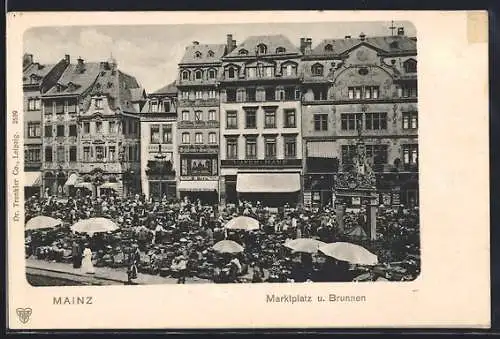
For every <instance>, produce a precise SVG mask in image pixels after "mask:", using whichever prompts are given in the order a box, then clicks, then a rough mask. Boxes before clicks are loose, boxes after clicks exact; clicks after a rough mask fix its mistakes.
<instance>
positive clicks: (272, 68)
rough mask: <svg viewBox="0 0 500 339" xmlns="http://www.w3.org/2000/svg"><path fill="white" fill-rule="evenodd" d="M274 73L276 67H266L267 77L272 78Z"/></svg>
mask: <svg viewBox="0 0 500 339" xmlns="http://www.w3.org/2000/svg"><path fill="white" fill-rule="evenodd" d="M273 73H274V67H266V77H267V78H271V77H272V76H273Z"/></svg>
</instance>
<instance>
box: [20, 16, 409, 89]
mask: <svg viewBox="0 0 500 339" xmlns="http://www.w3.org/2000/svg"><path fill="white" fill-rule="evenodd" d="M390 26H391V22H390V21H388V22H373V23H371V22H360V23H355V22H342V23H341V22H328V23H311V24H304V23H300V24H295V23H293V24H282V23H278V24H267V25H262V24H232V25H161V26H137V25H135V26H68V27H43V28H35V29H31V30H29V31H27V32H26V33H25V35H24V46H23V47H24V52H27V53H31V54H33V55H34V59H35V61H38V62H41V63H56V62H58V61H59V60H60V59H62V58H63V57H64V55H65V54H69V55H70V56H71V60H72V62H74V61H75V60H76V58H78V57H82V58H83V59H84V60H86V61H105V60H107V59H109V57H110V56H111V54H113V57H114V58H115V59H116V60H117V62H118V67H119V68H120V69H121V70H122V71H124V72H126V73H128V74H130V75H133V76H135V77H136V78H137V80H138V81H139V83H140V84H141V85H142V86H143V87H144V88H145V89H146V91H147V92H152V91H155V90H157V89H159V88H160V87H162V86H164V85H166V84H167V83H170V82H172V81H174V80H175V79H176V75H177V63H178V62H179V61H180V59H181V57H182V55H183V53H184V50H185V47H186V46H187V45H189V44H191V43H192V41H194V40H196V41H199V42H200V44H204V43H207V44H210V43H225V42H226V34H233V39H235V40H236V42H237V44H239V43H241V42H242V41H243V40H244V39H245V38H246V37H248V36H250V35H266V34H284V35H285V36H287V37H288V38H289V39H290V40H291V42H292V43H293V44H295V45H296V46H298V45H299V41H300V38H301V37H307V38H312V40H313V47H314V46H316V45H317V44H318V43H319V42H320V41H321V40H322V39H327V38H342V37H344V36H345V35H351V36H352V37H355V36H358V35H359V34H360V33H361V32H363V33H365V34H366V35H367V36H381V35H390V34H391V31H390V30H389V27H390ZM395 26H402V27H404V28H405V32H406V34H407V35H408V36H416V32H415V28H414V26H413V25H412V24H411V23H408V22H395Z"/></svg>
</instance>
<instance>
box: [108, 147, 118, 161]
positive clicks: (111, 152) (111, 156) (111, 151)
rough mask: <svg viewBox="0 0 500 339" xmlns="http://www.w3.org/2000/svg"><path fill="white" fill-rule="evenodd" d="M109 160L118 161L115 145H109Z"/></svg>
mask: <svg viewBox="0 0 500 339" xmlns="http://www.w3.org/2000/svg"><path fill="white" fill-rule="evenodd" d="M108 155H109V161H116V147H115V146H109V152H108Z"/></svg>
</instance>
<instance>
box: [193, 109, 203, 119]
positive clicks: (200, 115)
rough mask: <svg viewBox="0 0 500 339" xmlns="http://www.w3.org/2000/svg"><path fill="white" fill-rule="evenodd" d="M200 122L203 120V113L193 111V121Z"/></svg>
mask: <svg viewBox="0 0 500 339" xmlns="http://www.w3.org/2000/svg"><path fill="white" fill-rule="evenodd" d="M202 120H203V112H202V111H194V121H202Z"/></svg>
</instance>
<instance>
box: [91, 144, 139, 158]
mask: <svg viewBox="0 0 500 339" xmlns="http://www.w3.org/2000/svg"><path fill="white" fill-rule="evenodd" d="M131 148H132V147H130V148H129V160H132V159H131V157H130V149H131ZM95 158H96V160H97V161H103V160H104V158H105V157H104V147H103V146H96V147H95Z"/></svg>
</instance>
